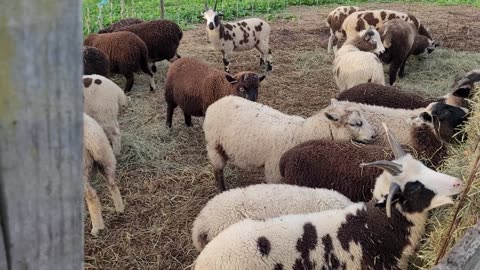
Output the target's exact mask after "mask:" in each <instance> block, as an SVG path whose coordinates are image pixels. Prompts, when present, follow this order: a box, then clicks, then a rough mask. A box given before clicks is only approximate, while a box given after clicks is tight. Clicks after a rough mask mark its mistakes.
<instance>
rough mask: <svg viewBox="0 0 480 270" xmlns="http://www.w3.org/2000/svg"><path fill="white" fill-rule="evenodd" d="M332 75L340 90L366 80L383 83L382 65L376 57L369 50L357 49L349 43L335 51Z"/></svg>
mask: <svg viewBox="0 0 480 270" xmlns="http://www.w3.org/2000/svg"><path fill="white" fill-rule="evenodd" d="M333 75H334V78H335V82H336V83H337V86H338V88H339V89H340V91H344V90H347V89H350V88H352V87H354V86H357V85H359V84H362V83H367V82H371V83H377V84H381V85H385V75H384V73H383V65H382V63H381V62H380V60H379V59H378V57H377V56H376V55H375V54H373V53H371V52H364V51H359V50H358V49H357V48H356V47H355V46H353V45H350V44H345V45H343V46H342V47H341V48H340V49H339V50H338V51H337V53H336V55H335V61H334V67H333Z"/></svg>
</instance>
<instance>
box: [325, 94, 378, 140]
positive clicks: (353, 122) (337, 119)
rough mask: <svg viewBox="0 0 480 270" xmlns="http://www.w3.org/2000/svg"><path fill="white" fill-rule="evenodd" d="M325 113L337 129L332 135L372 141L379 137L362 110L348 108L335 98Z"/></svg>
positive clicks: (344, 138) (337, 137) (347, 138)
mask: <svg viewBox="0 0 480 270" xmlns="http://www.w3.org/2000/svg"><path fill="white" fill-rule="evenodd" d="M324 114H325V117H326V118H327V121H330V122H331V123H332V124H333V125H334V126H335V130H332V136H333V134H335V135H336V137H335V139H338V140H354V141H357V142H361V143H371V142H372V141H374V140H375V138H376V137H377V133H376V132H375V129H374V128H373V127H372V126H371V125H370V123H368V121H367V120H366V119H365V117H364V116H363V114H362V113H361V112H360V111H358V110H355V109H352V108H347V107H346V106H344V105H341V104H338V103H337V102H336V101H335V100H332V104H331V105H330V106H329V107H327V108H326V109H325V111H324Z"/></svg>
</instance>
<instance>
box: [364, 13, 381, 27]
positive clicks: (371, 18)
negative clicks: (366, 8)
mask: <svg viewBox="0 0 480 270" xmlns="http://www.w3.org/2000/svg"><path fill="white" fill-rule="evenodd" d="M363 19H364V20H365V21H366V22H367V23H368V24H369V25H372V26H377V24H378V23H379V22H380V20H379V19H377V18H376V17H375V16H374V15H373V13H372V12H367V13H365V15H364V16H363Z"/></svg>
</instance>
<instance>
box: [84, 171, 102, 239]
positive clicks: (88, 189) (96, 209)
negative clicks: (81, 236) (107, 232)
mask: <svg viewBox="0 0 480 270" xmlns="http://www.w3.org/2000/svg"><path fill="white" fill-rule="evenodd" d="M83 186H84V193H85V201H86V202H87V208H88V212H89V213H90V219H91V220H92V230H91V232H90V233H91V234H92V235H93V236H96V235H97V234H98V231H100V230H103V229H105V223H104V222H103V218H102V204H101V203H100V199H98V195H97V192H95V189H93V187H92V186H91V185H90V184H89V183H88V180H86V179H84V184H83Z"/></svg>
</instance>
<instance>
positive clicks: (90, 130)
mask: <svg viewBox="0 0 480 270" xmlns="http://www.w3.org/2000/svg"><path fill="white" fill-rule="evenodd" d="M83 150H84V153H85V152H86V153H87V154H88V155H86V156H84V162H87V163H88V162H91V161H95V162H97V163H99V164H112V165H113V166H114V165H115V164H116V160H115V156H114V154H113V150H112V147H111V146H110V142H109V141H108V138H107V135H106V134H105V132H104V131H103V128H102V127H101V126H100V125H99V124H98V123H97V121H95V120H94V119H93V118H92V117H90V116H88V115H87V114H85V113H84V114H83ZM86 165H89V166H91V164H86Z"/></svg>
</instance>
